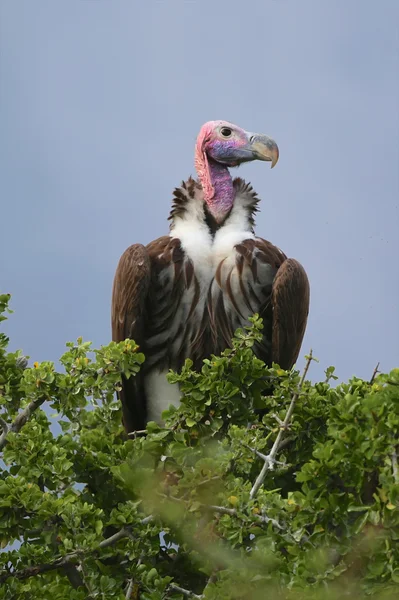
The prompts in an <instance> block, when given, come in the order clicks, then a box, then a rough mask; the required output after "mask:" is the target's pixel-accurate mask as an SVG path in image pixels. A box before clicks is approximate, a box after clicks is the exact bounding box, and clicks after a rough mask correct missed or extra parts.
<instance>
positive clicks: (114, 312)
mask: <svg viewBox="0 0 399 600" xmlns="http://www.w3.org/2000/svg"><path fill="white" fill-rule="evenodd" d="M150 279H151V263H150V258H149V255H148V251H147V249H146V248H145V247H144V246H143V245H142V244H133V245H132V246H130V247H129V248H128V249H127V250H126V251H125V252H124V253H123V254H122V256H121V258H120V260H119V264H118V267H117V269H116V273H115V277H114V285H113V290H112V306H111V325H112V339H113V341H115V342H121V341H122V340H125V339H126V338H131V339H134V341H135V342H136V343H137V344H139V345H141V344H142V343H143V327H144V311H145V306H146V300H147V296H148V290H149V286H150ZM119 399H120V401H121V403H122V411H123V424H124V426H125V429H126V431H127V432H129V431H134V430H135V429H141V428H142V426H143V423H144V422H145V412H146V400H145V392H144V385H143V378H142V376H141V374H140V373H139V374H138V375H137V376H136V377H130V379H125V378H124V379H123V381H122V390H121V391H120V392H119Z"/></svg>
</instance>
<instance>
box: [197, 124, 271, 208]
mask: <svg viewBox="0 0 399 600" xmlns="http://www.w3.org/2000/svg"><path fill="white" fill-rule="evenodd" d="M257 159H258V160H268V161H271V162H272V167H273V166H274V165H275V164H276V162H277V160H278V148H277V144H276V142H275V141H274V140H272V139H271V138H269V137H268V136H266V135H263V134H252V133H250V132H248V131H245V130H244V129H241V127H237V125H233V124H232V123H229V122H228V121H208V122H207V123H205V124H204V125H203V126H202V127H201V130H200V132H199V134H198V137H197V142H196V145H195V168H196V170H197V173H198V178H199V180H200V182H201V185H202V188H203V190H204V199H205V202H206V203H207V205H208V208H209V209H210V211H211V212H212V214H214V216H215V217H216V218H217V219H218V220H220V219H222V218H223V215H224V216H225V215H226V213H227V212H228V211H229V210H230V209H231V207H232V205H233V202H234V189H233V182H232V179H231V176H230V173H229V171H228V167H236V166H238V165H239V164H241V163H243V162H247V161H251V160H257Z"/></svg>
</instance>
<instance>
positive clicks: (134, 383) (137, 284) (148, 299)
mask: <svg viewBox="0 0 399 600" xmlns="http://www.w3.org/2000/svg"><path fill="white" fill-rule="evenodd" d="M183 260H184V253H183V251H182V249H181V246H180V240H178V239H175V238H171V237H170V236H162V237H160V238H158V239H156V240H154V241H153V242H150V243H149V244H148V245H147V246H142V245H141V244H134V245H133V246H130V247H129V248H128V249H127V250H126V251H125V252H124V254H123V255H122V257H121V259H120V261H119V264H118V267H117V269H116V273H115V278H114V287H113V292H112V311H111V314H112V318H111V320H112V339H113V340H114V341H116V342H119V341H122V340H124V339H126V338H131V339H134V341H135V342H136V343H137V344H138V345H139V346H140V347H141V349H142V351H143V352H144V354H145V357H146V361H145V363H144V365H143V367H142V368H141V370H140V372H139V373H138V374H137V375H136V376H135V377H130V379H124V380H123V381H122V391H121V392H120V393H119V398H120V400H121V403H122V409H123V424H124V426H125V429H126V431H127V432H130V431H136V430H139V429H143V428H144V427H145V425H146V422H147V396H146V391H145V386H144V378H145V373H146V371H147V370H148V369H150V368H153V367H154V366H156V367H158V368H164V369H165V368H166V369H167V368H168V367H169V366H170V365H169V358H170V357H169V354H170V352H169V346H168V345H169V342H170V335H169V330H168V327H169V326H170V322H171V320H172V319H173V316H174V314H175V312H176V310H177V308H178V306H179V303H180V301H181V297H182V293H183V288H184V286H185V283H184V277H183V276H182V275H183V270H182V266H183ZM188 267H190V265H188ZM185 275H186V278H188V277H189V273H187V269H186V273H185ZM192 275H193V274H192V273H191V279H194V278H193V276H192ZM189 279H190V278H189ZM191 279H190V281H191ZM190 281H188V282H187V287H190ZM181 327H183V324H181ZM151 336H153V337H152V338H151ZM154 339H156V340H157V341H156V344H155V345H154V344H153V343H151V341H152V342H153V341H154ZM172 341H173V340H172Z"/></svg>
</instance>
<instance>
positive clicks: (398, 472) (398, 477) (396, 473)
mask: <svg viewBox="0 0 399 600" xmlns="http://www.w3.org/2000/svg"><path fill="white" fill-rule="evenodd" d="M391 460H392V473H393V478H394V480H395V483H399V467H398V454H397V452H396V450H395V451H394V452H392V456H391Z"/></svg>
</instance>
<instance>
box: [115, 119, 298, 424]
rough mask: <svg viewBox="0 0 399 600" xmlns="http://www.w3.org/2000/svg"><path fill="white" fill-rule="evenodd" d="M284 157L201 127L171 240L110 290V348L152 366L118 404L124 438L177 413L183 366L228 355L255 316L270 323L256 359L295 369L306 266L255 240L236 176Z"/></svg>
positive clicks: (260, 139)
mask: <svg viewBox="0 0 399 600" xmlns="http://www.w3.org/2000/svg"><path fill="white" fill-rule="evenodd" d="M278 157H279V150H278V147H277V144H276V142H275V141H274V140H273V139H271V138H270V137H268V136H266V135H263V134H256V133H250V132H248V131H245V130H243V129H241V128H240V127H237V126H236V125H233V124H232V123H229V122H227V121H209V122H208V123H205V125H203V126H202V128H201V130H200V132H199V135H198V137H197V141H196V145H195V168H196V171H197V175H198V179H193V178H191V177H190V178H189V179H188V180H187V181H184V182H182V184H181V186H180V187H179V188H176V189H175V191H174V194H173V200H172V208H171V211H170V216H169V220H170V231H169V235H164V236H162V237H160V238H158V239H156V240H154V241H152V242H150V243H149V244H147V245H146V246H144V245H142V244H133V245H132V246H130V247H129V248H128V249H127V250H126V251H125V252H124V254H123V255H122V257H121V258H120V261H119V264H118V266H117V269H116V273H115V278H114V283H113V291H112V309H111V313H112V316H111V320H112V339H113V340H114V341H116V342H119V341H122V340H125V339H126V338H130V339H134V340H135V341H136V343H137V344H138V345H139V346H140V349H141V351H142V352H143V353H144V354H145V357H146V360H145V362H144V364H143V366H142V369H141V371H140V373H139V374H138V375H136V377H131V378H129V379H124V380H123V384H122V390H121V392H120V394H119V395H120V400H121V403H122V409H123V423H124V426H125V429H126V431H127V432H131V431H135V430H140V429H144V428H145V425H146V423H147V422H148V421H157V422H161V414H162V412H163V411H164V410H165V409H166V408H168V407H169V405H170V404H174V405H178V404H179V402H180V392H179V389H178V386H177V385H171V384H169V383H168V382H167V380H166V374H167V373H168V371H169V369H174V370H177V371H178V370H179V369H181V367H182V366H183V364H184V362H185V359H186V358H190V359H191V360H192V361H193V365H194V368H197V369H199V368H201V366H202V362H203V360H204V359H205V358H207V357H209V356H210V355H211V354H216V355H217V354H219V353H220V352H221V351H223V350H224V349H225V348H227V347H230V346H231V339H232V336H233V334H234V331H235V330H236V329H237V328H238V327H243V326H245V325H248V323H249V322H248V317H250V316H252V315H253V314H254V313H259V315H260V316H261V317H262V318H263V324H264V330H263V339H262V342H260V343H258V345H257V346H256V347H255V348H254V351H255V354H256V355H257V356H258V357H259V358H261V359H262V360H263V361H264V362H265V363H266V364H267V365H271V364H272V362H276V363H278V364H279V365H280V366H281V367H282V368H283V369H290V368H291V367H292V366H293V364H294V363H295V361H296V359H297V357H298V354H299V350H300V347H301V344H302V339H303V336H304V333H305V328H306V322H307V316H308V310H309V282H308V278H307V275H306V272H305V270H304V269H303V267H302V266H301V264H300V263H299V262H298V261H296V260H294V259H292V258H287V257H286V255H285V254H284V253H283V252H282V251H281V250H280V249H279V248H277V247H276V246H274V245H273V244H272V243H270V242H268V241H267V240H264V239H263V238H260V237H258V236H257V235H256V233H255V214H256V212H257V210H258V203H259V198H258V196H257V194H256V192H255V191H254V190H253V188H252V186H251V185H250V184H249V183H246V182H245V181H244V180H243V179H241V178H235V179H233V178H232V176H231V174H230V171H229V168H231V167H237V166H238V165H241V164H242V163H245V162H248V161H252V160H261V161H270V162H271V167H272V168H273V167H274V166H275V164H276V163H277V160H278Z"/></svg>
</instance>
